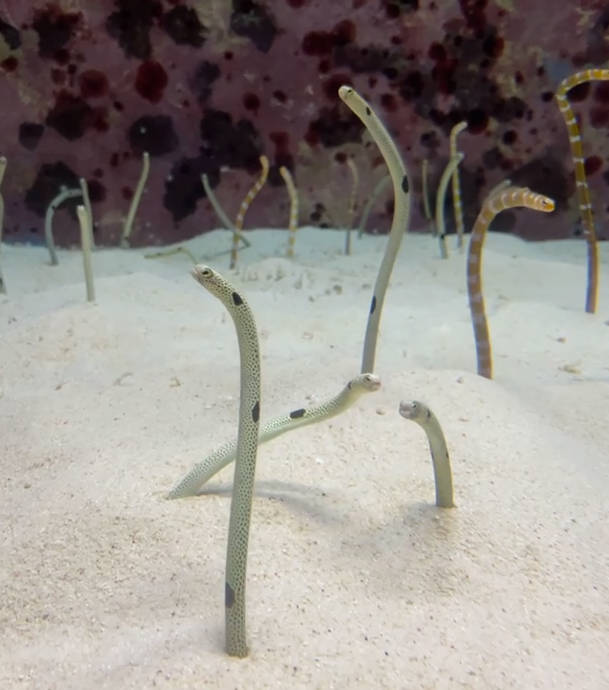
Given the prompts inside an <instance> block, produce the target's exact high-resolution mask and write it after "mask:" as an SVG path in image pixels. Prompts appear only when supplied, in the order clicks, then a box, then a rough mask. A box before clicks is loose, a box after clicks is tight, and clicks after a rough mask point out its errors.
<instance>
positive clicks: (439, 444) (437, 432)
mask: <svg viewBox="0 0 609 690" xmlns="http://www.w3.org/2000/svg"><path fill="white" fill-rule="evenodd" d="M399 412H400V414H401V415H402V417H404V418H405V419H410V420H412V421H413V422H416V423H417V424H419V426H421V427H423V430H424V431H425V433H426V435H427V441H428V442H429V450H430V452H431V461H432V464H433V474H434V480H435V484H436V505H437V506H439V507H440V508H454V506H455V503H454V498H453V475H452V471H451V469H450V458H449V456H448V448H447V446H446V439H445V438H444V432H443V431H442V427H441V426H440V422H438V419H437V418H436V415H435V414H434V413H433V412H432V411H431V410H430V409H429V407H427V405H425V403H422V402H420V401H419V400H411V401H408V402H406V401H402V402H401V403H400V407H399Z"/></svg>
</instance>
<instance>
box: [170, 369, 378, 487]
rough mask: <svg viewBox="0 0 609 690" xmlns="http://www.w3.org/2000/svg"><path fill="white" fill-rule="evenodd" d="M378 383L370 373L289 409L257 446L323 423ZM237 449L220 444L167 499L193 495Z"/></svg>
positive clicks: (233, 444) (269, 426)
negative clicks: (324, 396)
mask: <svg viewBox="0 0 609 690" xmlns="http://www.w3.org/2000/svg"><path fill="white" fill-rule="evenodd" d="M380 385H381V382H380V380H379V378H378V377H377V376H374V375H373V374H359V375H358V376H356V377H355V378H353V379H351V381H349V382H348V383H347V385H346V386H345V387H344V388H343V389H342V390H341V392H340V393H339V394H338V395H336V396H334V397H333V398H330V399H329V400H326V401H324V402H323V403H321V404H320V405H315V406H313V407H309V408H305V407H301V408H298V409H296V410H292V412H290V413H289V414H287V415H282V416H280V417H275V418H274V419H271V420H270V421H269V422H267V423H266V424H264V425H263V427H262V429H261V430H260V436H259V438H258V445H260V444H262V443H266V442H267V441H270V440H272V439H274V438H277V437H278V436H281V435H282V434H285V433H286V432H288V431H292V430H293V429H298V428H300V427H302V426H307V425H309V424H316V423H317V422H323V421H325V420H326V419H330V418H331V417H335V416H336V415H338V414H340V413H341V412H344V411H345V410H346V409H347V408H349V407H351V405H353V403H355V401H356V400H358V399H359V397H360V396H361V395H362V394H364V393H370V392H372V391H376V390H378V389H379V388H380ZM236 450H237V443H236V441H234V440H232V441H229V442H228V443H225V444H223V445H222V446H220V447H219V448H218V449H217V450H215V451H214V452H213V453H212V454H211V455H208V456H207V457H206V458H205V460H203V461H202V462H200V463H198V464H197V465H195V466H194V467H193V468H192V469H191V470H190V472H189V473H188V474H187V475H186V476H185V477H184V478H183V479H182V480H180V482H179V483H178V484H176V486H175V487H174V488H173V489H172V490H171V491H170V492H169V494H168V495H167V498H184V497H185V496H193V495H194V494H196V493H197V491H198V490H199V489H200V488H201V487H202V486H203V484H205V482H207V481H208V480H209V479H211V477H213V476H214V474H216V472H219V471H220V470H221V469H222V468H223V467H226V466H227V465H228V464H229V463H231V462H232V461H233V460H234V459H235V455H236Z"/></svg>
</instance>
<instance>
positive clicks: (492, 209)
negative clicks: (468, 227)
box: [467, 187, 554, 379]
mask: <svg viewBox="0 0 609 690" xmlns="http://www.w3.org/2000/svg"><path fill="white" fill-rule="evenodd" d="M515 206H525V207H526V208H530V209H533V210H534V211H542V212H543V213H549V212H550V211H553V210H554V201H553V200H552V199H550V198H549V197H547V196H544V195H543V194H536V193H535V192H532V191H531V190H530V189H528V188H527V187H508V188H507V189H503V190H500V191H497V192H495V193H494V194H492V195H490V196H488V197H487V198H486V199H485V201H484V203H483V204H482V209H481V210H480V213H479V214H478V217H477V218H476V222H475V223H474V227H473V230H472V236H471V239H470V242H469V254H468V257H467V290H468V295H469V308H470V312H471V316H472V324H473V327H474V338H475V340H476V354H477V358H478V374H479V375H480V376H486V378H489V379H490V378H492V358H491V344H490V339H489V334H488V324H487V320H486V313H485V311H484V299H483V297H482V247H483V245H484V239H485V237H486V231H487V230H488V226H489V225H490V223H491V221H492V220H493V218H494V217H495V216H496V215H497V214H498V213H500V212H501V211H503V210H504V209H506V208H513V207H515Z"/></svg>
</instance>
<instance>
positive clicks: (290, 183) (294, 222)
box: [279, 165, 298, 257]
mask: <svg viewBox="0 0 609 690" xmlns="http://www.w3.org/2000/svg"><path fill="white" fill-rule="evenodd" d="M279 174H280V175H281V177H282V178H283V181H284V182H285V186H286V189H287V190H288V196H289V197H290V224H289V226H288V232H289V233H290V234H289V237H288V251H287V255H288V256H290V257H291V256H294V243H295V242H296V231H297V230H298V192H297V191H296V185H295V184H294V179H293V178H292V173H290V171H289V170H288V169H287V168H286V167H285V166H284V165H282V166H281V167H280V168H279Z"/></svg>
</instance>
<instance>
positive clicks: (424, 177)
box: [421, 158, 431, 220]
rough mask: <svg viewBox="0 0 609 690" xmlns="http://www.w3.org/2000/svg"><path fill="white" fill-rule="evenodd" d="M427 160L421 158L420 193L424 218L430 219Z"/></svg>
mask: <svg viewBox="0 0 609 690" xmlns="http://www.w3.org/2000/svg"><path fill="white" fill-rule="evenodd" d="M428 177H429V161H428V160H427V158H423V162H422V163H421V194H422V195H423V211H424V213H425V218H426V219H427V220H431V207H430V205H429V182H428Z"/></svg>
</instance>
